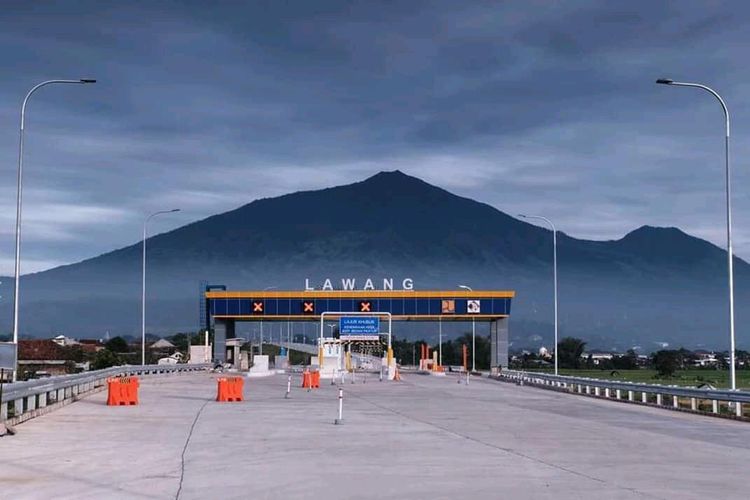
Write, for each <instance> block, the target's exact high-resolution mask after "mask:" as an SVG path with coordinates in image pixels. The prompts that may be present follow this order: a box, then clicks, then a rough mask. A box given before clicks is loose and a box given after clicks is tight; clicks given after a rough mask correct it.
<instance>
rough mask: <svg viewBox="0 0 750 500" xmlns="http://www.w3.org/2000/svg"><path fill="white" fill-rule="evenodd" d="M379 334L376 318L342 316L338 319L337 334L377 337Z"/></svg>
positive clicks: (378, 319)
mask: <svg viewBox="0 0 750 500" xmlns="http://www.w3.org/2000/svg"><path fill="white" fill-rule="evenodd" d="M378 333H380V318H378V317H377V316H375V317H371V316H343V317H341V318H340V319H339V334H340V335H341V336H342V337H343V336H345V335H377V334H378Z"/></svg>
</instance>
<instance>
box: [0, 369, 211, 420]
mask: <svg viewBox="0 0 750 500" xmlns="http://www.w3.org/2000/svg"><path fill="white" fill-rule="evenodd" d="M210 368H211V365H210V364H177V365H141V366H115V367H112V368H105V369H103V370H94V371H89V372H83V373H76V374H74V375H60V376H57V377H49V378H44V379H38V380H28V381H25V382H15V383H12V384H3V387H2V400H1V401H2V402H0V423H3V422H6V423H10V424H17V423H20V422H23V421H25V420H28V419H30V418H33V417H35V416H38V415H41V414H43V413H46V412H48V411H51V410H52V409H54V408H57V407H60V406H63V405H65V404H68V403H71V402H73V401H75V400H76V399H78V398H79V397H80V395H83V394H85V393H88V392H92V391H98V390H101V389H103V388H104V387H106V385H107V379H108V378H111V377H131V376H147V375H166V374H173V373H185V372H194V371H204V370H207V369H210Z"/></svg>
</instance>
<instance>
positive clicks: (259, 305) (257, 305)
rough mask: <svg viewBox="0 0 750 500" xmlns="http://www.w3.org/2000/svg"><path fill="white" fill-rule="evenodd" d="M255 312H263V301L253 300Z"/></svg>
mask: <svg viewBox="0 0 750 500" xmlns="http://www.w3.org/2000/svg"><path fill="white" fill-rule="evenodd" d="M253 312H254V313H262V312H263V302H253Z"/></svg>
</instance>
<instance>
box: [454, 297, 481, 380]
mask: <svg viewBox="0 0 750 500" xmlns="http://www.w3.org/2000/svg"><path fill="white" fill-rule="evenodd" d="M458 288H463V289H464V290H468V291H470V292H473V291H474V290H472V288H471V287H470V286H467V285H458ZM476 352H477V329H476V322H475V321H474V318H471V371H472V372H475V371H477V365H476V360H477V359H476V358H477V357H476ZM467 380H468V379H467Z"/></svg>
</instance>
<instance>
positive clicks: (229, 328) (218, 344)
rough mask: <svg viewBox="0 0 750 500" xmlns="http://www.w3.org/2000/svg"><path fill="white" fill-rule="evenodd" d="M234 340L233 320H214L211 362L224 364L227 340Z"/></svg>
mask: <svg viewBox="0 0 750 500" xmlns="http://www.w3.org/2000/svg"><path fill="white" fill-rule="evenodd" d="M233 338H234V320H233V319H217V320H214V355H213V360H214V362H216V363H226V361H227V339H233Z"/></svg>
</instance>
